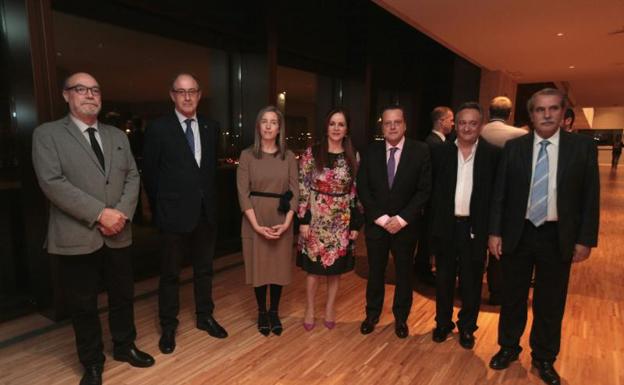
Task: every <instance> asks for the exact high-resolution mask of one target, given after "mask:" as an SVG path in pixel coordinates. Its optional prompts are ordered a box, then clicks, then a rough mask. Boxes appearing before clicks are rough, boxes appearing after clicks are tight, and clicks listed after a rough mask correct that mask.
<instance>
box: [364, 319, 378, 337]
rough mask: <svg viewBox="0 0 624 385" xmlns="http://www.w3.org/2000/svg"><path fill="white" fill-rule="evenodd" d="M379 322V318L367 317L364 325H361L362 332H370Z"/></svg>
mask: <svg viewBox="0 0 624 385" xmlns="http://www.w3.org/2000/svg"><path fill="white" fill-rule="evenodd" d="M378 322H379V318H370V317H366V318H365V319H364V321H362V325H360V333H362V334H370V333H372V332H373V330H375V325H377V323H378Z"/></svg>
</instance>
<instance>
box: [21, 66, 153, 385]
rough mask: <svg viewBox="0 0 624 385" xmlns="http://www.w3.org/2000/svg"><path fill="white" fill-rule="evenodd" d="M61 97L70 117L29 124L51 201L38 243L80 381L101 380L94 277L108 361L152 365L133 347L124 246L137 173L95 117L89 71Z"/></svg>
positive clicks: (116, 134) (94, 86)
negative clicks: (56, 289)
mask: <svg viewBox="0 0 624 385" xmlns="http://www.w3.org/2000/svg"><path fill="white" fill-rule="evenodd" d="M63 98H64V99H65V101H66V102H67V104H68V106H69V114H68V115H67V116H66V117H64V118H62V119H60V120H57V121H54V122H48V123H44V124H42V125H41V126H39V127H37V128H36V129H35V132H34V134H33V147H32V158H33V165H34V168H35V172H36V174H37V179H38V181H39V185H40V186H41V189H42V190H43V193H44V194H45V196H46V197H47V198H48V199H49V201H50V213H49V222H48V234H47V239H46V243H45V245H44V247H46V248H47V250H48V252H49V253H50V254H52V255H55V256H56V258H57V261H58V266H59V279H60V282H61V285H63V292H64V295H65V298H66V301H67V305H68V308H69V311H70V313H71V317H72V324H73V327H74V333H75V337H76V347H77V351H78V358H79V359H80V362H81V363H82V365H83V366H84V367H85V373H84V375H83V377H82V380H81V381H80V384H81V385H86V384H101V383H102V370H103V365H104V359H105V357H104V354H103V352H102V351H103V344H102V329H101V326H100V318H99V316H98V309H97V295H98V282H99V280H100V278H102V279H103V282H104V284H105V286H106V289H107V291H108V306H109V309H110V310H109V324H110V330H111V335H112V339H113V344H114V348H113V358H114V359H115V360H117V361H124V362H128V363H129V364H130V365H132V366H137V367H148V366H152V365H153V364H154V359H153V358H152V357H151V356H150V355H149V354H147V353H144V352H142V351H140V350H139V349H137V348H136V346H135V345H134V340H135V338H136V330H135V327H134V310H133V296H134V281H133V274H132V259H131V258H130V255H129V254H128V252H127V251H128V248H129V246H130V244H131V243H132V233H131V231H132V230H131V226H130V224H129V220H130V218H132V216H133V214H134V210H135V208H136V204H137V198H138V192H139V173H138V171H137V168H136V164H135V162H134V158H133V157H132V153H131V152H130V145H129V143H128V139H127V138H126V135H125V134H124V133H123V132H122V131H121V130H119V129H117V128H115V127H112V126H107V125H105V124H101V123H99V122H98V120H97V116H98V113H99V112H100V108H101V101H102V96H101V90H100V86H99V85H98V83H97V81H96V80H95V79H94V78H93V77H92V76H91V75H89V74H86V73H76V74H73V75H71V76H70V77H68V78H67V80H66V81H65V83H64V86H63Z"/></svg>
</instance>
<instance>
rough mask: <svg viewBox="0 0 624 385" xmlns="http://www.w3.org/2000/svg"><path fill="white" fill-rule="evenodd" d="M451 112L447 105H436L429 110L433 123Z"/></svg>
mask: <svg viewBox="0 0 624 385" xmlns="http://www.w3.org/2000/svg"><path fill="white" fill-rule="evenodd" d="M449 112H450V113H451V114H452V113H453V110H451V108H450V107H447V106H438V107H436V108H434V109H433V110H432V111H431V122H432V123H433V124H435V122H437V121H438V120H440V119H442V117H443V116H444V115H446V114H448V113H449Z"/></svg>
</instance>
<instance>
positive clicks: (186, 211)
mask: <svg viewBox="0 0 624 385" xmlns="http://www.w3.org/2000/svg"><path fill="white" fill-rule="evenodd" d="M170 96H171V100H173V102H174V104H175V110H174V111H173V112H171V113H169V114H167V115H165V116H163V117H161V118H159V119H157V120H155V121H153V122H151V123H150V124H149V125H148V127H147V129H146V132H145V145H144V150H143V156H144V159H143V176H144V178H145V187H146V189H147V193H148V196H149V199H150V205H151V208H152V213H153V216H154V221H155V223H156V225H157V226H158V228H159V229H160V230H161V232H162V235H163V241H164V245H163V255H162V260H161V273H160V285H159V288H158V306H159V317H160V325H161V328H162V336H161V338H160V341H159V344H158V346H159V348H160V350H161V351H162V352H163V353H165V354H168V353H172V352H173V350H174V349H175V331H176V328H177V326H178V319H177V315H178V312H179V309H180V302H179V298H178V289H179V274H180V259H182V258H183V257H184V256H188V257H189V258H190V260H191V262H192V265H193V283H194V297H195V312H196V315H197V327H198V328H199V329H202V330H206V331H207V332H208V334H210V335H211V336H213V337H217V338H225V337H227V332H226V331H225V330H224V329H223V328H222V327H221V325H219V324H218V323H217V321H216V320H215V319H214V318H213V316H212V312H213V310H214V303H213V301H212V273H213V271H212V260H213V256H214V248H215V240H216V230H217V228H216V225H217V223H216V189H215V173H216V161H217V143H218V134H219V127H218V124H217V123H216V122H214V121H212V120H208V119H205V118H203V117H202V116H198V115H197V105H198V103H199V100H200V98H201V89H200V88H199V83H198V81H197V79H196V78H195V77H194V76H193V75H191V74H186V73H182V74H179V75H178V76H176V78H175V79H174V81H173V84H172V87H171V91H170Z"/></svg>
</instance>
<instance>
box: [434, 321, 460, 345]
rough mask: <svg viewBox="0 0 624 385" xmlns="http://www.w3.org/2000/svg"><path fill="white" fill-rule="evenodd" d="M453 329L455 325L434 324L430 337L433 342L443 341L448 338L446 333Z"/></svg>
mask: <svg viewBox="0 0 624 385" xmlns="http://www.w3.org/2000/svg"><path fill="white" fill-rule="evenodd" d="M453 329H455V325H452V326H450V327H440V326H436V328H435V329H433V333H432V334H431V339H432V340H433V342H437V343H441V342H444V341H446V339H447V338H448V335H449V334H450V333H451V332H452V331H453Z"/></svg>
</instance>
